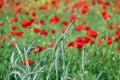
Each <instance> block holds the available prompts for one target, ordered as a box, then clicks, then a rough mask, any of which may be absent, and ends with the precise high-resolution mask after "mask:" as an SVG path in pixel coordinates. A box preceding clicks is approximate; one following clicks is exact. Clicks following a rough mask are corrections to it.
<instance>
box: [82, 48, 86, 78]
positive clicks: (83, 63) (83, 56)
mask: <svg viewBox="0 0 120 80" xmlns="http://www.w3.org/2000/svg"><path fill="white" fill-rule="evenodd" d="M84 60H85V59H84V49H82V80H84V64H85V63H84Z"/></svg>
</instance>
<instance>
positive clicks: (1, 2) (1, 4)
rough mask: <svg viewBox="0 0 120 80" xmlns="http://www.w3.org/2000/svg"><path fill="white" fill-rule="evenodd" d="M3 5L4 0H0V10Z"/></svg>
mask: <svg viewBox="0 0 120 80" xmlns="http://www.w3.org/2000/svg"><path fill="white" fill-rule="evenodd" d="M3 5H4V0H0V8H2V7H3Z"/></svg>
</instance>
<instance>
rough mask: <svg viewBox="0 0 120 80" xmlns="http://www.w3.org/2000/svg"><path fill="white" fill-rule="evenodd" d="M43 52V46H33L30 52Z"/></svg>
mask: <svg viewBox="0 0 120 80" xmlns="http://www.w3.org/2000/svg"><path fill="white" fill-rule="evenodd" d="M43 50H45V47H43V46H35V47H34V48H33V49H32V51H33V52H35V53H36V52H41V51H43Z"/></svg>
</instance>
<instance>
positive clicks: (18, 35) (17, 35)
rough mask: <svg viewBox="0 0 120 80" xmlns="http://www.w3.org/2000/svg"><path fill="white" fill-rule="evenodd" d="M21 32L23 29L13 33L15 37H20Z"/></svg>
mask: <svg viewBox="0 0 120 80" xmlns="http://www.w3.org/2000/svg"><path fill="white" fill-rule="evenodd" d="M23 34H24V32H23V31H18V32H16V33H15V36H16V37H21V36H22V35H23Z"/></svg>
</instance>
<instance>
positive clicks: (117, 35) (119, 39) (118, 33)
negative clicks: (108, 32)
mask: <svg viewBox="0 0 120 80" xmlns="http://www.w3.org/2000/svg"><path fill="white" fill-rule="evenodd" d="M114 34H115V41H116V42H120V28H119V29H117V30H116V31H115V32H114Z"/></svg>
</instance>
